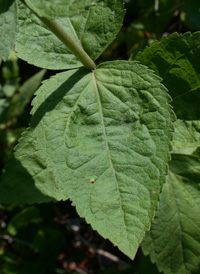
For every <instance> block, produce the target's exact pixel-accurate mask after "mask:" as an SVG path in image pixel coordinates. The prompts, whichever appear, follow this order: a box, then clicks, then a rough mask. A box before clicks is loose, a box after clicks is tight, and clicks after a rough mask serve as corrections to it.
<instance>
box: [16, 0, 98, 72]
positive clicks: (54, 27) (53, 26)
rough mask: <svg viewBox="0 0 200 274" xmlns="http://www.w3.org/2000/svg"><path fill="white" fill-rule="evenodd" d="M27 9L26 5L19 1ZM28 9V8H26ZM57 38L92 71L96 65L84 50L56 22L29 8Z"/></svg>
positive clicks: (22, 0)
mask: <svg viewBox="0 0 200 274" xmlns="http://www.w3.org/2000/svg"><path fill="white" fill-rule="evenodd" d="M21 2H22V3H23V4H25V5H26V6H27V7H28V5H27V4H26V3H25V2H24V0H21ZM28 8H29V7H28ZM29 9H30V10H31V11H32V12H33V13H34V14H35V15H36V16H37V17H38V18H39V19H40V20H41V21H42V22H43V23H44V24H45V25H46V26H47V27H48V28H49V29H50V30H51V31H52V32H53V33H54V34H55V35H56V36H57V37H58V39H59V40H61V41H62V42H63V44H65V45H66V46H67V48H68V49H69V50H70V51H71V52H72V53H73V54H74V55H75V56H76V57H77V58H78V59H79V60H80V61H81V63H82V64H83V65H84V67H85V68H87V69H89V70H94V69H95V68H96V65H95V63H94V61H93V60H92V59H91V58H90V56H89V55H88V54H87V53H86V52H85V51H84V49H83V48H82V47H81V46H80V45H79V44H78V43H77V42H76V41H75V40H74V39H73V38H72V37H71V36H70V35H69V34H68V33H67V32H66V31H65V30H64V28H63V27H62V26H61V25H59V24H58V22H57V21H56V20H51V19H47V18H44V17H40V16H39V15H38V14H36V13H35V12H34V11H33V10H32V9H31V8H29Z"/></svg>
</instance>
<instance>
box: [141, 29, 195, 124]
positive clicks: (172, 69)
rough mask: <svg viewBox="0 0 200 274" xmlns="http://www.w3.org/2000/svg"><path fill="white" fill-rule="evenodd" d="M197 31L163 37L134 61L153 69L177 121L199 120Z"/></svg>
mask: <svg viewBox="0 0 200 274" xmlns="http://www.w3.org/2000/svg"><path fill="white" fill-rule="evenodd" d="M199 49H200V32H196V33H193V34H191V33H185V34H183V35H182V34H180V35H179V34H177V33H174V34H172V35H170V36H169V37H163V38H162V39H161V41H160V42H158V41H156V42H154V43H152V44H151V46H150V47H147V48H146V49H145V50H144V51H143V53H140V54H139V55H138V56H137V58H136V60H139V61H140V62H141V63H142V64H144V65H146V66H148V67H149V68H151V69H153V70H154V71H155V72H156V74H157V75H159V76H160V77H162V78H163V84H164V85H165V86H166V87H167V88H168V89H169V93H170V95H171V97H172V99H173V102H172V105H173V107H174V111H175V113H176V115H177V117H178V118H180V119H184V120H198V119H199V118H200V108H199V100H200V77H199V75H200V66H199V62H198V60H199V59H200V50H199Z"/></svg>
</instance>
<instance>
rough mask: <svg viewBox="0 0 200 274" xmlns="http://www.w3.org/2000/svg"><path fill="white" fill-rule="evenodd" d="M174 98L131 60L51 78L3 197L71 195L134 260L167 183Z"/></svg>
mask: <svg viewBox="0 0 200 274" xmlns="http://www.w3.org/2000/svg"><path fill="white" fill-rule="evenodd" d="M168 101H169V97H168V94H167V92H166V89H165V87H164V86H163V85H162V84H160V78H159V77H157V76H156V75H154V74H153V72H152V71H150V70H148V69H147V68H146V67H145V66H143V65H140V64H138V63H137V62H132V61H129V62H128V61H116V62H108V63H104V64H101V65H99V66H98V67H97V69H96V70H95V71H94V72H93V73H92V72H87V71H86V70H85V69H79V70H71V71H67V72H64V73H60V74H58V75H57V76H55V77H52V78H51V79H50V80H47V81H45V83H44V85H43V86H42V87H41V88H40V89H39V90H38V92H37V96H36V97H35V99H34V101H33V105H34V107H33V111H32V114H33V117H32V120H31V124H30V129H29V130H28V131H27V132H26V134H25V136H24V137H23V138H22V140H21V141H20V144H19V145H18V146H17V149H16V152H15V159H14V160H13V161H16V162H17V163H18V166H16V165H15V164H14V163H13V162H11V163H10V164H9V165H8V166H7V169H6V170H7V171H6V173H5V174H4V181H3V182H2V183H1V184H0V202H13V201H15V202H18V203H26V202H28V203H32V202H42V201H45V200H48V199H49V198H48V197H52V198H53V199H54V200H61V199H67V197H69V198H70V199H71V200H72V201H73V204H74V205H75V206H76V208H77V211H78V213H79V214H80V216H82V217H85V218H86V221H87V222H88V223H90V224H91V225H92V227H93V228H94V229H96V230H97V231H98V232H99V233H100V234H101V235H102V236H103V237H106V238H109V239H110V240H111V241H112V242H113V243H114V244H115V245H117V246H118V247H119V249H121V250H122V251H123V252H124V253H125V254H127V255H128V256H130V257H131V258H133V257H134V255H135V253H136V251H137V248H138V245H139V243H140V242H141V240H142V238H143V236H144V233H145V231H146V230H148V229H149V226H150V222H151V220H152V218H153V216H154V211H155V208H156V206H157V201H158V197H159V193H160V189H161V187H162V184H163V181H164V180H165V175H166V170H167V162H168V160H169V149H170V144H169V143H170V138H171V135H172V128H173V127H172V122H173V119H174V115H173V112H172V111H171V108H170V106H169V105H168ZM20 167H21V169H20ZM21 170H22V172H21ZM33 189H34V192H35V193H34V194H32V190H33ZM36 192H38V195H39V193H40V197H39V196H38V195H37V193H36ZM34 195H35V196H34ZM41 196H43V197H41ZM45 196H47V197H46V198H45Z"/></svg>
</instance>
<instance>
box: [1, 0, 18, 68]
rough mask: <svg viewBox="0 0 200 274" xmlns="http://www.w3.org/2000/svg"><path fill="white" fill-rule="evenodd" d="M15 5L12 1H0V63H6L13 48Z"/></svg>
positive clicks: (15, 20)
mask: <svg viewBox="0 0 200 274" xmlns="http://www.w3.org/2000/svg"><path fill="white" fill-rule="evenodd" d="M16 14H17V11H16V3H15V1H14V0H0V33H1V40H0V63H1V61H2V60H3V61H6V59H7V58H8V55H9V53H10V50H11V48H13V47H14V41H15V32H16V23H17V16H16Z"/></svg>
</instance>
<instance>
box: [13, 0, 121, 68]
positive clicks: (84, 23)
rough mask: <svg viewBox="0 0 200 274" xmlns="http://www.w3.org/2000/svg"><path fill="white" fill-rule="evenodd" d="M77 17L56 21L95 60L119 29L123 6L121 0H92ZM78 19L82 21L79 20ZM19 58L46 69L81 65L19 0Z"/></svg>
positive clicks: (62, 18) (17, 51)
mask: <svg viewBox="0 0 200 274" xmlns="http://www.w3.org/2000/svg"><path fill="white" fill-rule="evenodd" d="M95 3H96V5H94V6H91V7H90V8H89V9H86V10H85V11H84V12H81V13H79V14H77V15H76V16H73V17H69V16H67V15H66V16H65V17H59V18H57V19H56V21H57V22H58V23H59V24H60V25H61V26H62V27H63V28H64V30H65V31H66V32H67V33H68V34H69V35H70V36H71V37H72V38H73V39H74V40H75V42H77V44H78V45H79V46H81V47H83V48H84V50H85V51H86V53H87V54H88V55H89V56H90V57H91V59H93V60H96V59H97V58H98V57H99V56H100V55H101V53H102V52H103V51H104V50H105V48H106V47H107V46H108V45H109V44H110V43H111V42H112V41H113V39H114V38H115V36H116V35H117V33H118V32H119V30H120V28H121V26H122V21H123V16H124V9H123V3H122V1H121V0H117V1H115V0H106V1H101V2H98V1H96V2H95ZM80 22H81V23H80ZM18 24H19V27H18V32H17V38H16V53H17V55H18V57H20V58H21V59H23V60H25V61H27V62H28V63H31V64H33V65H35V66H38V67H42V68H47V69H56V70H58V69H71V68H78V67H81V66H83V65H82V63H81V62H80V61H79V60H78V59H77V58H76V57H75V56H74V55H73V54H72V53H71V52H70V50H69V49H68V48H67V47H66V46H65V45H64V44H63V43H62V42H61V41H60V40H59V39H58V38H57V37H56V36H55V35H54V34H53V33H51V31H50V30H49V29H48V28H47V27H46V26H45V25H44V24H43V23H42V22H41V21H40V20H39V19H38V18H37V17H36V16H35V15H34V14H32V12H31V11H30V10H29V9H28V8H27V7H26V6H25V5H23V4H22V3H20V2H19V1H18Z"/></svg>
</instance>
